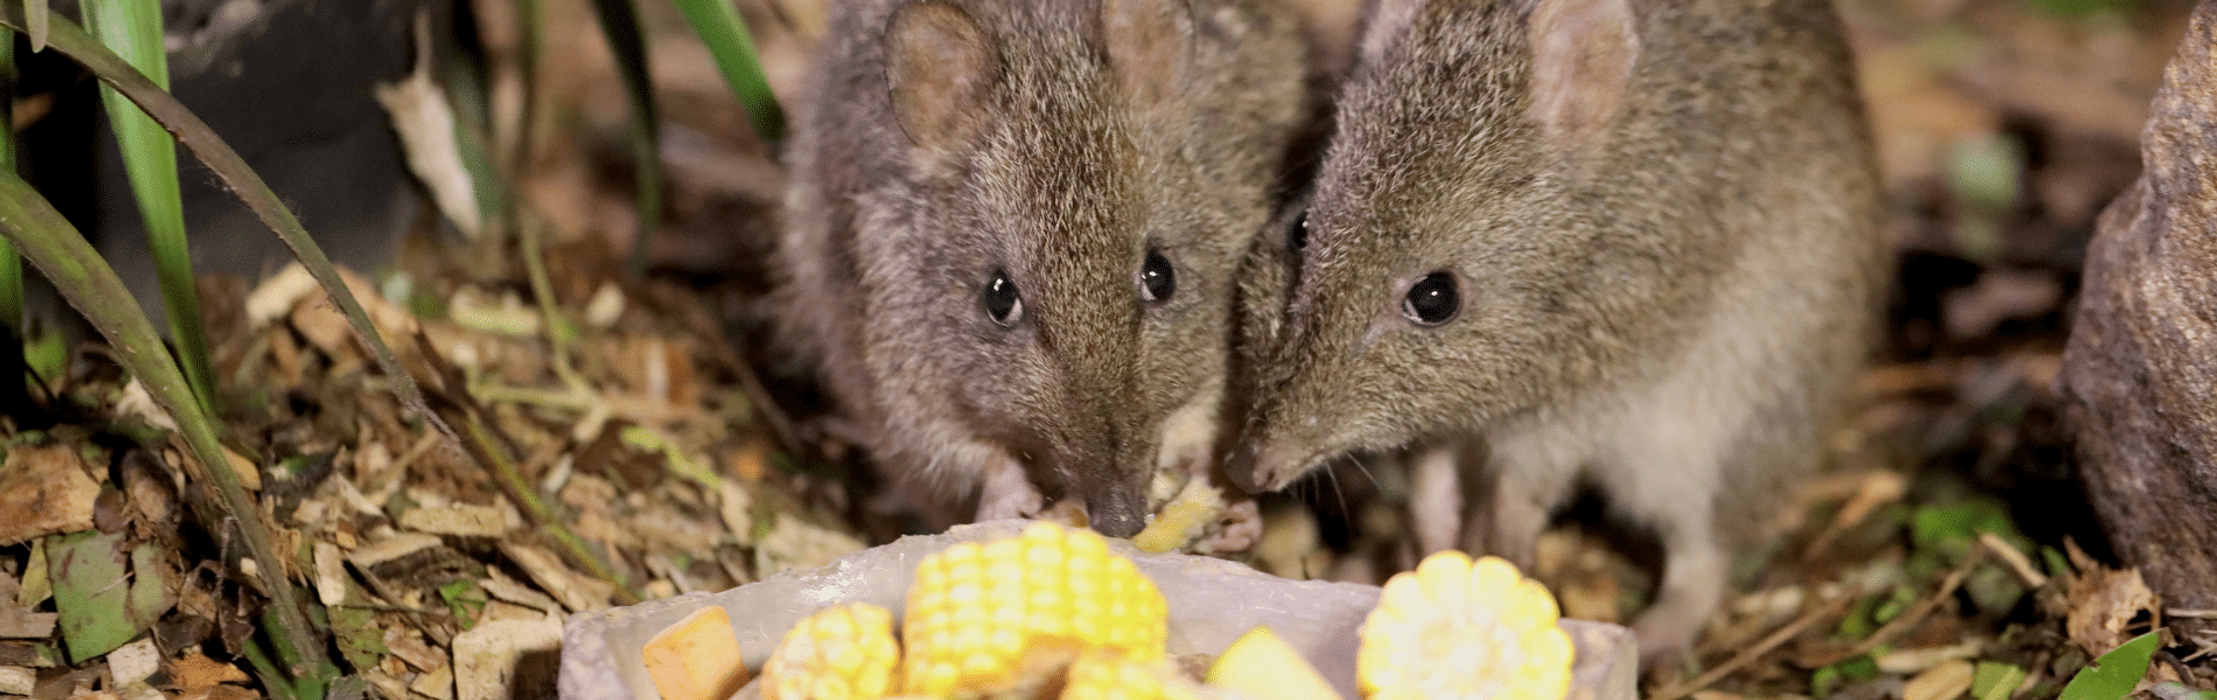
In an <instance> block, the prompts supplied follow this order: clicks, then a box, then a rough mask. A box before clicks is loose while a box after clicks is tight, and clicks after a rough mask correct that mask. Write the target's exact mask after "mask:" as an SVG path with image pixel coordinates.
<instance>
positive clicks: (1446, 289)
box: [1401, 272, 1462, 326]
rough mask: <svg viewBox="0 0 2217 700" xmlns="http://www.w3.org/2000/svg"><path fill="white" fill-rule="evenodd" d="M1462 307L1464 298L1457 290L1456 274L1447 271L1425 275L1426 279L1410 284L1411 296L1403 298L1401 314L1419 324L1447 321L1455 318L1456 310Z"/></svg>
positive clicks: (1434, 324)
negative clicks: (1460, 296) (1459, 295)
mask: <svg viewBox="0 0 2217 700" xmlns="http://www.w3.org/2000/svg"><path fill="white" fill-rule="evenodd" d="M1460 308H1462V300H1461V299H1460V298H1459V297H1458V296H1457V294H1456V292H1455V276H1454V275H1450V274H1447V273H1445V272H1434V273H1432V274H1429V275H1425V276H1424V279H1420V280H1417V281H1416V284H1413V285H1409V296H1408V297H1407V298H1405V299H1402V300H1401V315H1403V316H1407V317H1409V321H1410V322H1411V323H1415V324H1416V325H1419V326H1437V325H1440V324H1442V323H1446V322H1448V321H1449V320H1452V319H1454V318H1455V311H1456V310H1458V309H1460Z"/></svg>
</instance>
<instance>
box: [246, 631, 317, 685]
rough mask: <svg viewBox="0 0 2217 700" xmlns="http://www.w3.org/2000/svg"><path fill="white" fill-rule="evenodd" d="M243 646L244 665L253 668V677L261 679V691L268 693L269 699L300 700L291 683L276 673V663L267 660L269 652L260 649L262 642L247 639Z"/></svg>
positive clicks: (251, 638)
mask: <svg viewBox="0 0 2217 700" xmlns="http://www.w3.org/2000/svg"><path fill="white" fill-rule="evenodd" d="M245 646H246V648H245V649H244V650H242V653H243V655H244V656H245V657H246V665H248V666H252V667H254V675H256V676H259V677H261V679H262V689H263V690H266V691H269V696H270V697H273V698H280V699H281V700H302V698H301V697H300V694H299V693H296V692H294V691H293V684H292V682H291V681H289V680H287V679H286V678H285V674H283V673H280V672H278V670H277V664H276V663H274V662H271V661H270V660H269V652H267V651H264V650H263V649H262V640H259V639H255V638H253V637H248V638H247V639H246V645H245Z"/></svg>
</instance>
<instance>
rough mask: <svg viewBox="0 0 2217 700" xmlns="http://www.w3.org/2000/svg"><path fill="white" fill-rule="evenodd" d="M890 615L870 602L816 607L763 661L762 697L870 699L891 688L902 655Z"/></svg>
mask: <svg viewBox="0 0 2217 700" xmlns="http://www.w3.org/2000/svg"><path fill="white" fill-rule="evenodd" d="M900 655H901V652H900V648H899V647H898V646H896V645H895V644H894V642H893V614H892V613H890V612H886V610H885V608H881V607H878V606H875V605H871V604H869V603H850V604H847V605H840V606H834V607H830V608H825V609H823V610H819V611H816V614H814V615H810V616H808V617H807V619H803V620H801V621H800V623H799V624H796V625H793V629H791V630H788V631H787V632H786V633H785V638H784V639H782V640H780V641H779V642H778V645H777V649H776V650H774V651H771V652H770V660H769V661H767V662H765V663H764V664H763V665H762V685H761V688H762V700H873V699H874V698H882V697H885V695H886V694H888V693H890V692H892V690H893V666H894V664H895V663H896V662H898V661H899V660H900Z"/></svg>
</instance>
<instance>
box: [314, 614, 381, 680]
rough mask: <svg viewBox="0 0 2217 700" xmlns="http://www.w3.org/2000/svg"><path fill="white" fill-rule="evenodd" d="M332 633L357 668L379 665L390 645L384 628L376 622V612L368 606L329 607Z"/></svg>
mask: <svg viewBox="0 0 2217 700" xmlns="http://www.w3.org/2000/svg"><path fill="white" fill-rule="evenodd" d="M329 610H330V613H331V633H332V636H334V637H336V638H337V641H338V643H339V655H340V656H341V657H344V658H345V659H346V663H347V665H348V666H352V667H353V668H354V670H355V671H363V670H368V669H373V668H377V663H378V662H379V661H382V660H384V658H385V656H386V655H387V654H390V653H392V650H391V649H388V648H386V646H385V632H384V631H383V630H381V629H379V628H378V626H377V613H375V612H372V611H370V610H368V609H366V608H348V607H335V608H330V609H329Z"/></svg>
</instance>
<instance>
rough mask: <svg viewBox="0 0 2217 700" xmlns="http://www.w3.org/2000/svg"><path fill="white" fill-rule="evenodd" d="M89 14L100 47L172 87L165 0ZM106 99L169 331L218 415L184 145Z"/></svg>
mask: <svg viewBox="0 0 2217 700" xmlns="http://www.w3.org/2000/svg"><path fill="white" fill-rule="evenodd" d="M84 12H85V24H86V25H88V28H89V29H91V30H92V32H93V34H94V35H96V36H98V37H99V38H100V43H102V44H105V45H107V46H108V47H109V48H110V49H113V50H114V51H115V52H116V53H117V54H120V55H122V56H123V57H124V60H126V61H129V62H130V63H131V65H132V66H134V67H136V68H138V69H139V72H141V73H145V74H146V76H147V78H148V79H149V80H152V81H153V82H154V85H155V86H156V87H160V88H162V89H165V90H166V89H168V88H169V59H168V57H167V56H166V55H165V54H164V53H163V52H162V5H161V1H160V0H106V1H105V2H89V3H85V5H84ZM100 101H101V102H102V103H103V104H105V105H106V106H107V108H108V123H109V124H110V125H111V126H113V127H114V128H115V140H116V145H118V146H121V147H122V150H123V169H124V171H125V172H126V173H128V174H129V175H130V178H131V193H132V194H134V195H137V198H138V203H139V216H140V218H142V219H144V220H145V221H146V237H147V242H148V243H149V244H150V245H151V246H152V248H153V251H154V274H155V276H156V277H157V278H159V279H160V280H161V283H162V305H163V307H164V308H165V309H166V310H168V312H169V331H170V335H171V337H172V338H173V339H175V340H176V341H177V354H178V358H177V359H178V361H179V362H180V363H181V364H183V365H184V368H185V381H186V382H187V383H189V384H191V385H192V390H193V394H194V395H195V396H198V397H200V401H201V404H202V406H203V407H205V408H208V409H209V410H214V406H215V401H216V395H215V372H213V371H211V370H210V369H209V368H208V367H209V365H208V336H207V334H206V333H204V332H203V331H202V330H201V324H200V293H199V290H198V289H197V288H196V287H195V286H194V283H193V274H192V249H191V247H190V245H189V244H188V243H187V242H186V240H185V203H184V199H183V198H182V196H181V195H179V194H178V190H177V144H176V142H175V141H173V140H171V139H170V137H169V133H168V132H165V131H163V130H162V127H161V125H160V124H156V123H154V120H153V119H152V118H150V117H147V116H146V114H144V113H142V112H140V111H139V110H138V109H136V108H133V107H132V106H131V103H130V102H129V101H128V100H125V99H124V98H123V96H122V95H120V94H117V93H116V91H115V89H113V88H109V87H105V86H103V87H102V88H101V89H100Z"/></svg>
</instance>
